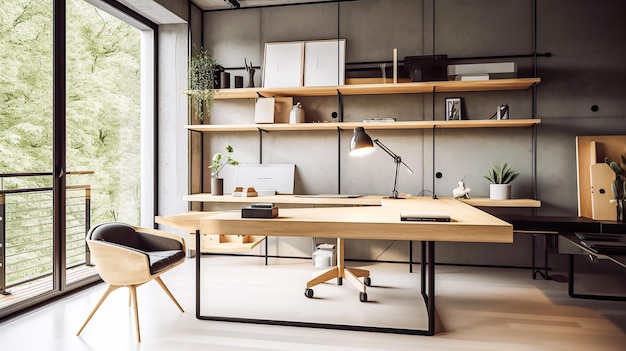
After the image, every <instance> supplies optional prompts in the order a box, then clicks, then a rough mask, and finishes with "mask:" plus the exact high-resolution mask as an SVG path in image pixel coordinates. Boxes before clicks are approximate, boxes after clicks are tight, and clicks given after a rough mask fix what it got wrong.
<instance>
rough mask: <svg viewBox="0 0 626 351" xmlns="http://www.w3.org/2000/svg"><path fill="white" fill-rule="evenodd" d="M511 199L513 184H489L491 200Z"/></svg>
mask: <svg viewBox="0 0 626 351" xmlns="http://www.w3.org/2000/svg"><path fill="white" fill-rule="evenodd" d="M510 198H511V184H489V199H491V200H507V199H510Z"/></svg>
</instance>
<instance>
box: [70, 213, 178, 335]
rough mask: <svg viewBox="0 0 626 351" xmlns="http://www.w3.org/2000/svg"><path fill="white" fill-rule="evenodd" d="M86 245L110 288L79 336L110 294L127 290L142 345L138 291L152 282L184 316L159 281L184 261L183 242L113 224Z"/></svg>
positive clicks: (90, 235) (97, 230)
mask: <svg viewBox="0 0 626 351" xmlns="http://www.w3.org/2000/svg"><path fill="white" fill-rule="evenodd" d="M86 241H87V245H88V247H89V250H90V251H91V255H92V258H93V261H94V263H95V266H96V269H97V271H98V273H99V274H100V277H101V278H102V280H104V281H105V282H106V283H107V284H109V286H108V288H107V290H106V291H105V292H104V295H103V296H102V297H101V298H100V301H98V303H97V304H96V307H95V308H94V309H93V311H92V312H91V314H90V315H89V316H88V317H87V320H86V321H85V323H84V324H83V325H82V327H81V328H80V330H79V331H78V333H77V334H76V335H80V333H81V332H82V331H83V329H84V328H85V326H86V325H87V323H89V320H91V317H93V315H94V314H95V313H96V311H97V310H98V308H99V307H100V306H101V305H102V303H103V302H104V300H105V299H106V298H107V297H108V296H109V294H110V293H111V292H113V291H114V290H116V289H119V288H121V287H128V289H129V290H130V304H131V305H132V306H133V312H134V316H135V326H136V331H137V341H139V342H140V341H141V336H140V332H139V311H138V309H137V287H138V286H140V285H142V284H144V283H147V282H149V281H151V280H153V279H154V280H156V282H157V283H158V284H159V285H160V286H161V288H163V290H165V292H166V293H167V295H168V296H169V297H170V298H171V299H172V301H174V304H176V306H177V307H178V309H179V310H180V311H181V312H184V311H183V308H182V307H181V306H180V304H179V303H178V301H176V299H175V298H174V296H173V295H172V293H171V292H170V291H169V290H168V289H167V287H166V286H165V283H163V281H162V280H161V277H160V275H161V274H163V273H165V272H167V271H169V270H170V269H172V268H174V267H176V266H178V265H180V264H181V263H183V262H184V261H185V241H184V239H183V238H181V237H179V236H177V235H174V234H170V233H167V232H163V231H160V230H156V229H148V228H138V227H133V226H130V225H127V224H124V223H117V222H113V223H104V224H100V225H98V226H96V227H94V228H92V229H91V230H90V231H89V233H88V234H87V239H86Z"/></svg>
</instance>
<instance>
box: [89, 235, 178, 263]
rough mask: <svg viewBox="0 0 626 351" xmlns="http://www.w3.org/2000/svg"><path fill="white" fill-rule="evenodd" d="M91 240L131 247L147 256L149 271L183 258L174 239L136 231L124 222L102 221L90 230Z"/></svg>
mask: <svg viewBox="0 0 626 351" xmlns="http://www.w3.org/2000/svg"><path fill="white" fill-rule="evenodd" d="M91 240H100V241H105V242H109V243H113V244H116V245H120V246H124V247H128V248H132V249H134V250H135V251H138V252H141V253H143V254H145V255H146V256H148V260H149V262H150V273H151V274H156V273H159V272H160V271H162V270H164V269H166V268H168V267H170V266H171V265H172V264H174V263H178V262H179V261H182V260H184V259H185V252H184V251H183V247H182V244H181V243H180V242H179V241H177V240H174V239H170V238H166V237H162V236H158V235H154V234H150V233H143V232H138V231H136V230H135V228H134V227H132V226H130V225H128V224H124V223H103V224H99V225H98V226H96V227H95V228H94V229H93V230H92V232H91Z"/></svg>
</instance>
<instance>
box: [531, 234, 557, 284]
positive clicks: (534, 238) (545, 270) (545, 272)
mask: <svg viewBox="0 0 626 351" xmlns="http://www.w3.org/2000/svg"><path fill="white" fill-rule="evenodd" d="M552 235H553V234H547V233H546V234H543V238H544V241H543V243H544V245H545V246H544V248H543V260H544V263H545V266H544V267H543V272H542V271H541V268H540V267H537V265H536V262H537V259H536V257H537V254H536V251H537V249H536V241H537V234H533V235H532V263H531V271H532V278H533V280H536V279H537V274H539V275H540V276H541V277H542V278H543V279H545V280H552V277H551V276H550V274H549V273H548V270H549V268H548V267H549V264H548V240H549V239H550V238H549V237H551V236H552Z"/></svg>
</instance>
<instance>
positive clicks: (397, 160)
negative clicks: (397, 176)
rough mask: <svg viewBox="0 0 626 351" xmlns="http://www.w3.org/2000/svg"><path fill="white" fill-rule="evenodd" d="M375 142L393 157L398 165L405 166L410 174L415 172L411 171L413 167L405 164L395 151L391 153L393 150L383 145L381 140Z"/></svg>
mask: <svg viewBox="0 0 626 351" xmlns="http://www.w3.org/2000/svg"><path fill="white" fill-rule="evenodd" d="M373 142H374V143H375V144H376V145H378V147H380V148H381V149H383V151H385V152H386V153H387V154H388V155H389V156H391V157H393V159H394V160H395V161H396V163H398V165H399V164H400V163H402V164H403V165H404V167H406V169H408V170H409V172H411V173H413V170H412V169H411V167H409V166H408V165H407V164H406V163H404V161H402V158H401V157H400V156H398V155H396V154H395V153H394V152H393V151H391V149H389V148H388V147H387V146H386V145H385V144H383V143H382V142H381V141H380V140H378V139H374V140H373Z"/></svg>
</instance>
